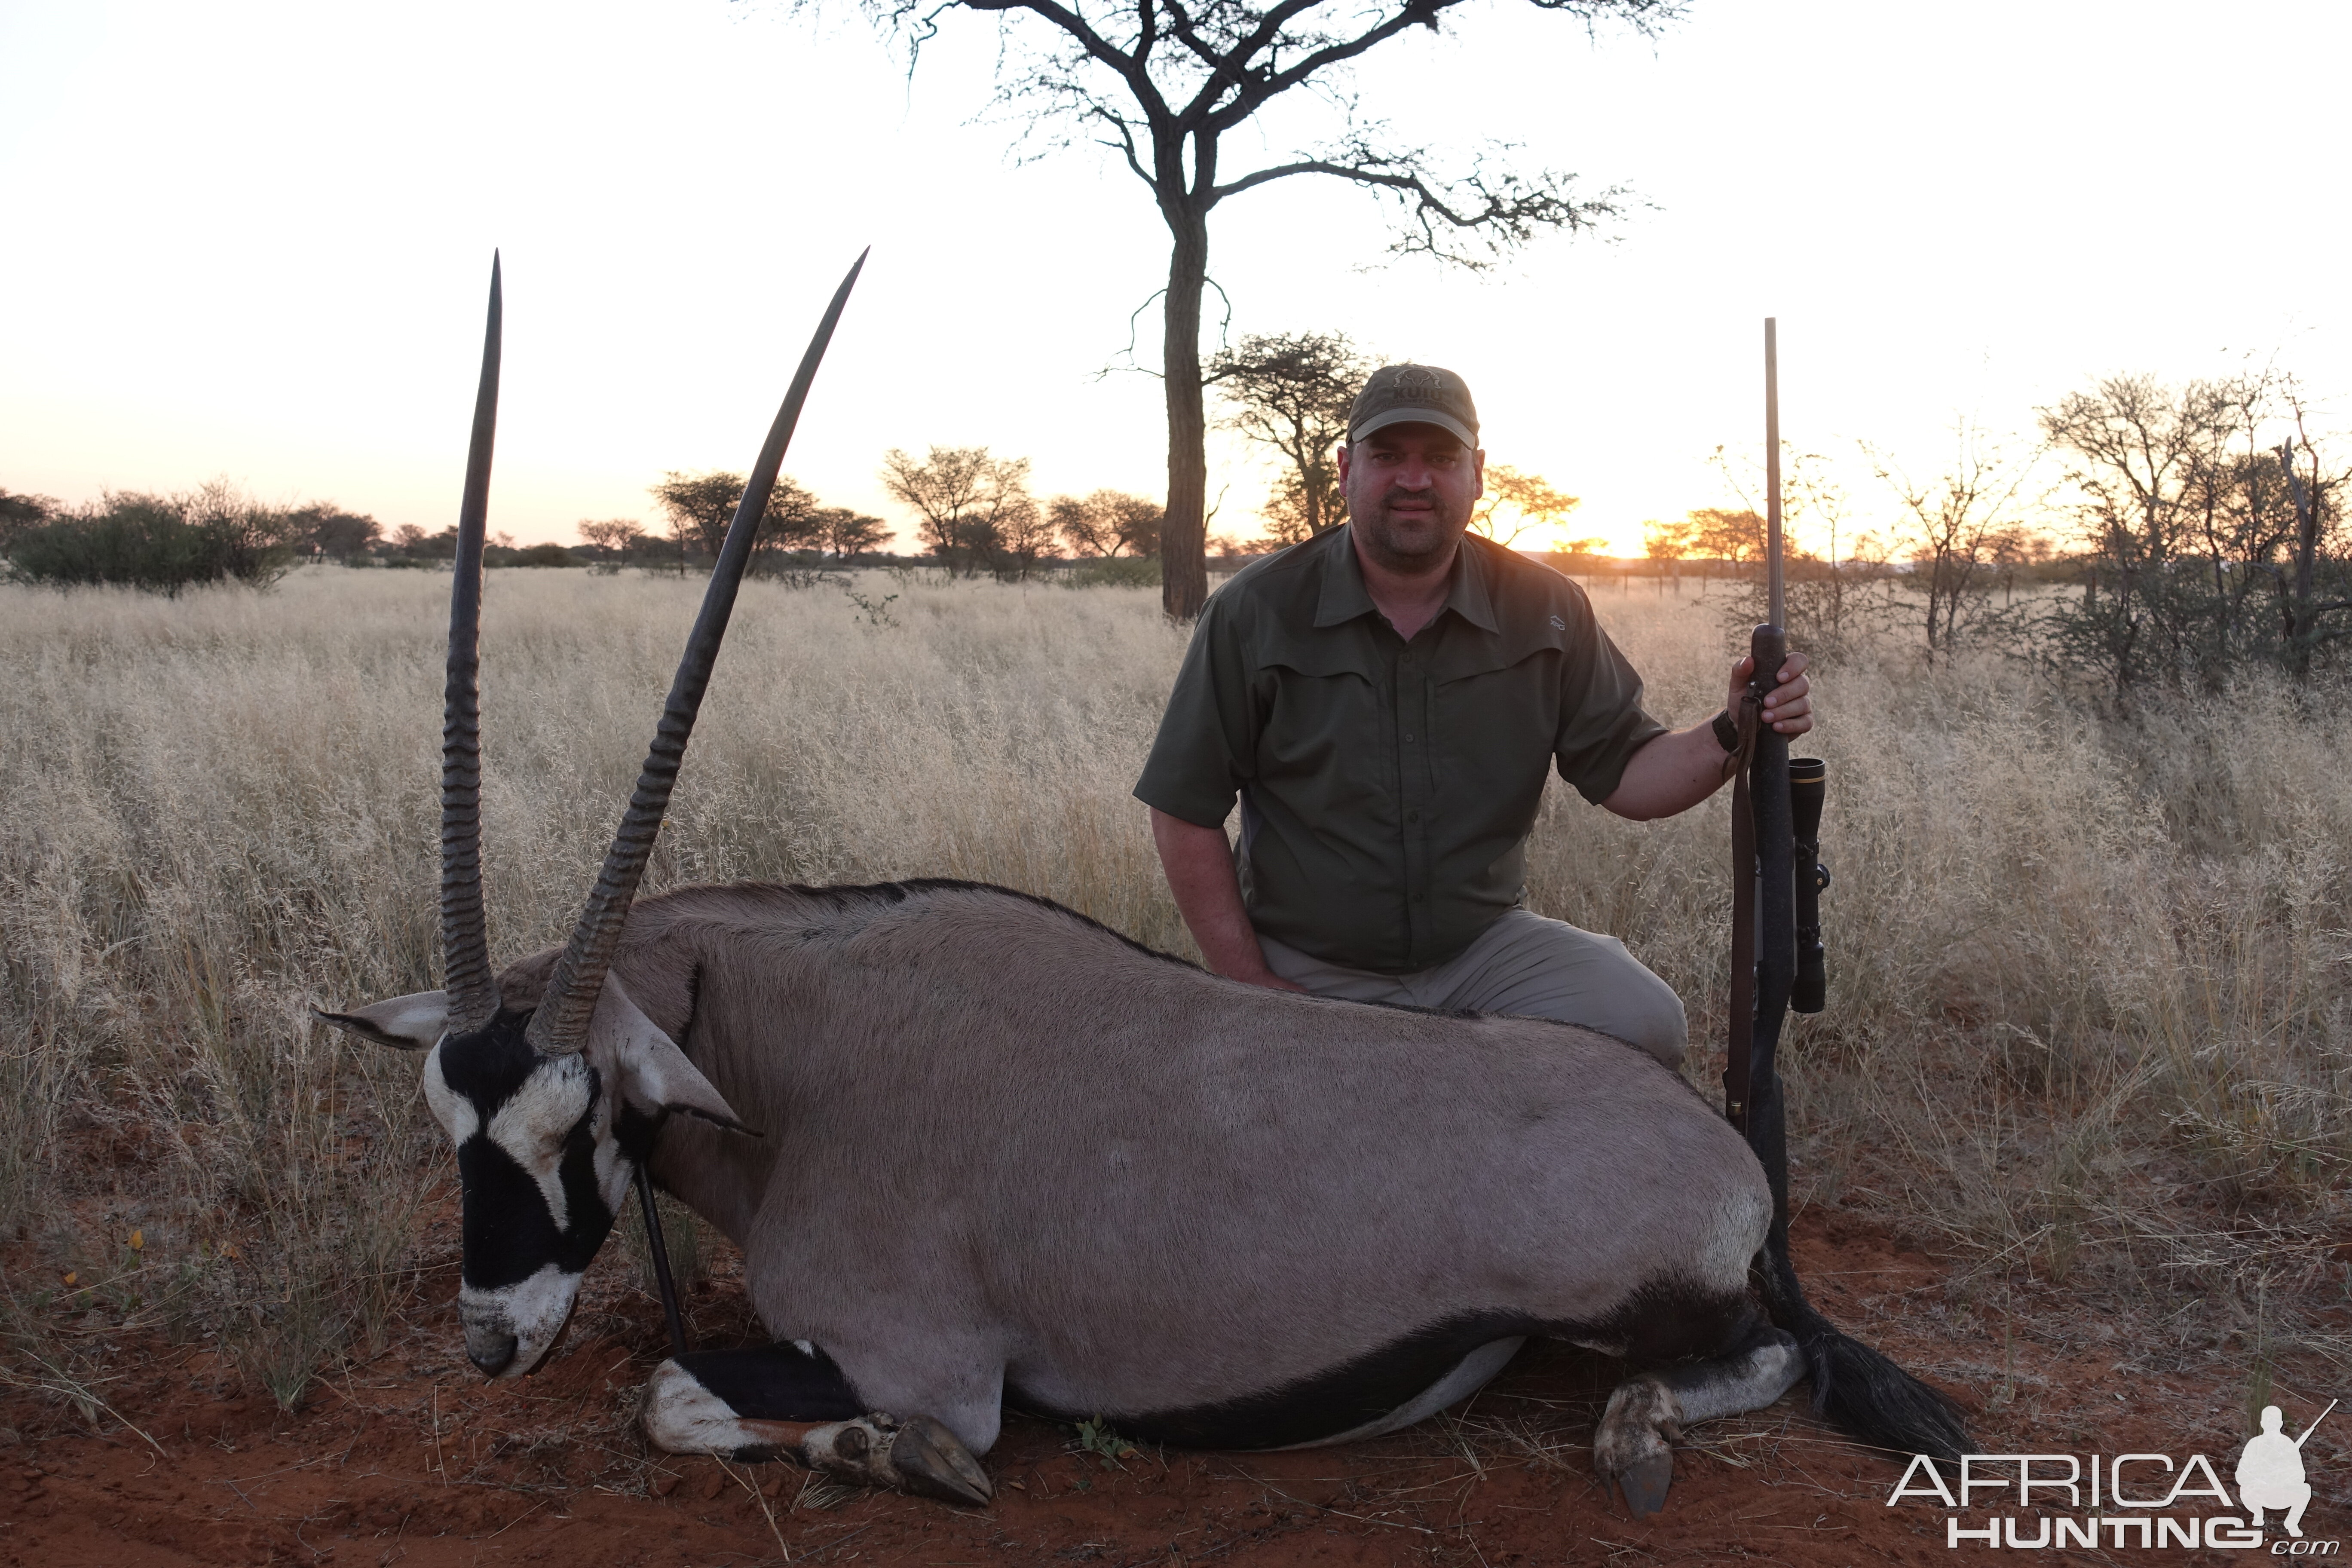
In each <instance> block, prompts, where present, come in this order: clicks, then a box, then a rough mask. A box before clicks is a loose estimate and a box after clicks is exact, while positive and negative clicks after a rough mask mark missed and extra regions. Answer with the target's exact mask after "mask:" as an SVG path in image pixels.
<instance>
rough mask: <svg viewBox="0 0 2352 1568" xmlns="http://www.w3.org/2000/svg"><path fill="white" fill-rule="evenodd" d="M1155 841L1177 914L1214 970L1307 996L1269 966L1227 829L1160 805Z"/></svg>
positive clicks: (1153, 817) (1153, 832)
mask: <svg viewBox="0 0 2352 1568" xmlns="http://www.w3.org/2000/svg"><path fill="white" fill-rule="evenodd" d="M1151 841H1152V843H1153V844H1154V845H1156V846H1157V847H1159V850H1160V869H1161V870H1162V871H1164V872H1166V873H1167V876H1168V890H1169V891H1170V892H1171V893H1173V894H1175V895H1176V911H1177V913H1179V914H1181V915H1182V916H1183V917H1184V927H1185V929H1186V930H1187V931H1191V932H1192V941H1193V942H1195V943H1197V944H1198V945H1199V947H1200V949H1201V957H1202V961H1203V962H1205V963H1207V964H1208V966H1209V968H1210V969H1211V970H1212V971H1213V972H1214V973H1219V974H1222V975H1223V976H1224V977H1225V978H1226V979H1228V980H1238V981H1241V982H1242V983H1243V984H1248V985H1263V986H1265V988H1266V989H1267V990H1269V991H1297V992H1298V993H1300V994H1302V995H1303V994H1306V987H1305V986H1303V985H1293V984H1291V983H1290V982H1289V981H1287V980H1285V979H1284V978H1283V977H1282V976H1281V975H1279V974H1276V973H1275V972H1274V971H1273V970H1271V969H1268V968H1267V967H1266V966H1265V950H1264V949H1263V948H1261V947H1259V946H1258V944H1257V929H1256V928H1255V926H1253V925H1251V924H1250V920H1249V911H1248V910H1245V909H1244V908H1243V907H1242V885H1241V879H1239V878H1238V877H1236V876H1235V875H1234V850H1233V846H1232V845H1231V844H1229V843H1227V842H1226V840H1225V830H1224V828H1223V826H1217V827H1203V826H1201V825H1200V824H1199V823H1197V822H1187V821H1185V820H1184V819H1183V818H1182V817H1181V816H1169V815H1168V814H1167V813H1166V812H1164V811H1162V810H1160V808H1159V807H1158V806H1156V805H1155V806H1153V807H1152V808H1151Z"/></svg>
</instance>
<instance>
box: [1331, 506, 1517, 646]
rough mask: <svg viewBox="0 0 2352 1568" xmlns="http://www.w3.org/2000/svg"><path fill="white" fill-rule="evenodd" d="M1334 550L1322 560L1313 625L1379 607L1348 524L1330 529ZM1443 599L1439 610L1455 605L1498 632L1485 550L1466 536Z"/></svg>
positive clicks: (1469, 619)
mask: <svg viewBox="0 0 2352 1568" xmlns="http://www.w3.org/2000/svg"><path fill="white" fill-rule="evenodd" d="M1331 532H1332V534H1333V535H1335V536H1336V537H1335V538H1334V539H1333V541H1332V552H1331V555H1330V557H1328V558H1327V559H1326V561H1325V562H1324V565H1323V587H1322V591H1321V593H1320V594H1319V595H1318V597H1317V599H1316V602H1315V625H1316V626H1318V628H1320V627H1323V626H1338V625H1339V624H1340V623H1341V622H1343V621H1352V620H1354V619H1355V618H1356V617H1357V616H1367V615H1370V614H1372V613H1373V611H1374V610H1375V609H1376V608H1377V607H1378V606H1376V605H1373V603H1372V595H1371V591H1370V589H1368V588H1366V587H1365V586H1364V568H1363V565H1362V563H1360V562H1359V561H1358V560H1357V559H1356V542H1355V540H1354V539H1353V538H1352V537H1351V536H1349V531H1348V528H1347V526H1345V525H1342V526H1341V527H1339V528H1335V529H1333V530H1332V531H1331ZM1447 576H1448V581H1447V584H1446V589H1445V603H1444V606H1443V607H1441V608H1440V609H1439V611H1438V614H1439V615H1441V616H1442V615H1444V613H1445V611H1447V610H1451V611H1453V612H1454V614H1455V615H1457V616H1461V617H1462V618H1463V619H1464V620H1465V621H1467V622H1469V623H1470V624H1471V625H1472V626H1476V627H1477V628H1478V629H1479V630H1480V631H1483V632H1488V633H1492V632H1496V631H1499V630H1501V629H1502V628H1501V626H1499V625H1498V624H1497V623H1496V619H1495V599H1494V595H1493V594H1492V592H1491V591H1490V587H1489V584H1488V583H1487V581H1486V577H1487V567H1486V558H1485V556H1484V554H1483V553H1482V552H1480V551H1479V550H1478V548H1477V547H1476V546H1475V545H1474V544H1472V543H1471V542H1470V540H1469V538H1468V537H1467V536H1466V535H1465V537H1464V539H1463V541H1462V542H1461V544H1460V545H1458V546H1457V547H1455V549H1454V568H1453V570H1452V571H1451V572H1450V573H1449V574H1447Z"/></svg>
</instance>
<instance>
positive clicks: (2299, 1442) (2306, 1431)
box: [2294, 1399, 2339, 1448]
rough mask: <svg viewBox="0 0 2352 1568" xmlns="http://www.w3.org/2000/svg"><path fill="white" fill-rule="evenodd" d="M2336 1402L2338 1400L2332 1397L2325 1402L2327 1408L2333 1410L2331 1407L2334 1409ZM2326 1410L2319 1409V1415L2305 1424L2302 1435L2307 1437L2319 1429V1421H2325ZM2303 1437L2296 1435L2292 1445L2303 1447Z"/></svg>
mask: <svg viewBox="0 0 2352 1568" xmlns="http://www.w3.org/2000/svg"><path fill="white" fill-rule="evenodd" d="M2338 1403H2339V1401H2336V1400H2333V1399H2331V1400H2329V1401H2328V1402H2327V1410H2333V1409H2335V1408H2336V1405H2337V1404H2338ZM2327 1410H2323V1411H2321V1412H2320V1413H2319V1415H2318V1417H2317V1418H2316V1419H2315V1420H2314V1421H2313V1422H2312V1424H2311V1425H2310V1426H2306V1427H2305V1428H2304V1429H2303V1437H2308V1436H2311V1435H2312V1434H2313V1433H2314V1432H2316V1431H2318V1430H2319V1423H2320V1422H2321V1421H2325V1420H2326V1419H2327ZM2303 1437H2297V1438H2296V1439H2295V1440H2294V1446H2295V1447H2298V1448H2300V1447H2303Z"/></svg>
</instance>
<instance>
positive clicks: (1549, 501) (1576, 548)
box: [1470, 463, 1607, 555]
mask: <svg viewBox="0 0 2352 1568" xmlns="http://www.w3.org/2000/svg"><path fill="white" fill-rule="evenodd" d="M1583 504H1584V502H1583V500H1581V499H1580V498H1579V497H1576V496H1572V495H1564V494H1562V493H1561V492H1560V491H1559V490H1556V489H1553V488H1552V486H1551V481H1550V480H1549V479H1545V478H1544V477H1543V476H1542V475H1541V474H1523V473H1521V472H1519V470H1518V469H1517V468H1512V467H1511V466H1510V465H1509V464H1507V463H1489V464H1488V465H1487V466H1486V496H1485V497H1484V499H1483V500H1481V502H1480V504H1479V506H1478V509H1477V510H1475V511H1474V512H1473V513H1472V514H1471V516H1470V526H1471V527H1472V528H1473V529H1475V530H1476V531H1478V532H1480V533H1483V534H1485V535H1486V537H1487V538H1489V539H1491V540H1493V541H1494V542H1496V543H1497V544H1501V545H1510V544H1513V543H1516V542H1517V540H1518V537H1519V535H1521V534H1522V533H1525V532H1526V531H1528V530H1529V529H1531V528H1549V527H1550V526H1551V525H1553V524H1555V523H1560V522H1565V521H1568V514H1569V513H1570V512H1571V511H1574V510H1576V509H1577V508H1578V507H1580V506H1582V505H1583ZM1506 515H1507V516H1509V517H1510V518H1512V519H1513V520H1514V521H1513V524H1512V527H1511V531H1509V532H1508V533H1506V532H1504V531H1503V519H1504V517H1505V516H1506ZM1606 542H1607V541H1605V540H1599V539H1580V540H1577V541H1575V542H1573V543H1572V544H1567V545H1563V546H1562V547H1561V548H1562V549H1563V550H1565V551H1566V552H1568V553H1570V554H1580V555H1589V554H1591V553H1592V551H1593V550H1597V549H1599V548H1600V547H1601V545H1602V544H1604V543H1606ZM1587 545H1590V546H1591V549H1585V548H1583V547H1584V546H1587Z"/></svg>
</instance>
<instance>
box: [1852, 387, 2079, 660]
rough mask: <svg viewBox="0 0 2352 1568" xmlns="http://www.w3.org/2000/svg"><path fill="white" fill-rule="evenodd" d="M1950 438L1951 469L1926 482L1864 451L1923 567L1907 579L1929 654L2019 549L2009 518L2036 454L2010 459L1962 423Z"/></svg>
mask: <svg viewBox="0 0 2352 1568" xmlns="http://www.w3.org/2000/svg"><path fill="white" fill-rule="evenodd" d="M1953 435H1954V446H1955V450H1954V455H1953V458H1952V463H1951V466H1950V467H1949V468H1946V469H1945V470H1944V471H1943V472H1942V473H1941V474H1939V475H1937V477H1936V478H1935V479H1929V480H1926V481H1920V480H1916V479H1912V478H1911V477H1910V476H1909V475H1908V474H1906V473H1905V472H1904V471H1903V469H1902V468H1901V467H1900V466H1899V465H1897V464H1895V463H1894V462H1891V461H1889V460H1888V459H1887V458H1886V457H1885V455H1884V454H1883V453H1881V452H1880V451H1879V450H1878V449H1877V448H1876V447H1871V446H1869V445H1867V444H1865V445H1864V447H1863V450H1864V452H1865V453H1866V454H1868V456H1869V458H1870V462H1871V467H1872V468H1874V470H1875V471H1876V473H1877V475H1878V477H1879V479H1881V480H1883V481H1884V482H1885V485H1886V488H1887V489H1891V490H1893V491H1894V492H1895V495H1896V496H1897V497H1898V498H1900V500H1902V502H1903V510H1904V511H1905V512H1906V514H1907V516H1906V519H1905V526H1906V529H1907V530H1908V531H1909V532H1910V534H1911V545H1912V549H1913V551H1914V552H1915V553H1916V557H1917V559H1918V563H1919V564H1920V566H1921V567H1923V568H1925V570H1924V572H1923V573H1921V574H1916V575H1915V578H1914V581H1917V580H1919V578H1920V577H1924V578H1925V581H1926V587H1927V651H1928V652H1929V654H1930V655H1932V654H1933V653H1934V652H1935V651H1936V650H1937V648H1938V647H1942V648H1945V649H1947V650H1948V649H1949V648H1950V647H1951V644H1952V640H1953V638H1954V637H1957V636H1958V633H1959V625H1960V616H1961V612H1962V609H1963V607H1964V606H1966V605H1969V604H1971V603H1973V602H1975V601H1976V600H1978V599H1979V598H1980V597H1981V596H1982V595H1983V594H1984V592H1985V591H1986V589H1987V588H1988V587H1989V586H1990V581H1989V580H1990V570H1989V569H1990V568H1991V567H1992V566H1994V565H1995V564H1997V563H1998V562H1999V560H2000V557H2001V556H2002V555H2004V554H2011V555H2014V554H2017V553H2020V552H2021V551H2023V550H2024V549H2025V547H2026V546H2025V538H2026V535H2025V531H2024V530H2023V529H2022V528H2021V526H2020V524H2019V523H2018V521H2016V519H2015V515H2014V514H2015V511H2016V510H2017V507H2018V503H2019V492H2020V491H2021V489H2023V488H2024V485H2025V481H2026V479H2027V478H2028V477H2029V476H2030V475H2031V474H2032V469H2033V466H2034V464H2035V462H2036V461H2037V460H2039V458H2040V457H2041V454H2040V453H2039V452H2035V453H2033V454H2032V455H2031V456H2029V457H2027V458H2024V459H2023V460H2022V461H2011V460H2010V459H2009V458H2005V457H2003V456H2002V454H2001V453H2000V449H1999V448H1998V447H1994V446H1993V445H1992V444H1991V443H1990V441H1989V440H1987V438H1986V437H1985V433H1984V432H1983V431H1982V430H1979V429H1978V428H1976V427H1975V426H1972V425H1970V424H1969V422H1968V421H1967V420H1965V419H1963V420H1961V421H1960V422H1959V423H1958V425H1957V426H1955V427H1954V430H1953Z"/></svg>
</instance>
